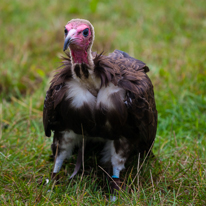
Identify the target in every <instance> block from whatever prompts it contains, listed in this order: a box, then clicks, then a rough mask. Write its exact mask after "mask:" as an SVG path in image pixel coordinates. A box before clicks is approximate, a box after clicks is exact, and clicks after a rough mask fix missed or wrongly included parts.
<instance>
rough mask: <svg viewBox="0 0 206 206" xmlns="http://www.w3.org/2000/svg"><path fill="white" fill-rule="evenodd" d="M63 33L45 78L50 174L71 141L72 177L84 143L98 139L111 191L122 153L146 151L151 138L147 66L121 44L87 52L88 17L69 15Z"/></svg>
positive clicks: (90, 31)
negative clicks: (56, 65)
mask: <svg viewBox="0 0 206 206" xmlns="http://www.w3.org/2000/svg"><path fill="white" fill-rule="evenodd" d="M64 35H65V40H64V46H63V51H65V54H66V57H62V58H63V61H62V65H61V67H60V69H59V70H58V71H57V73H56V74H55V75H54V77H53V79H52V80H51V82H50V83H51V84H50V87H49V89H48V91H47V93H46V98H45V101H44V109H43V124H44V130H45V135H46V136H47V137H50V136H51V134H52V133H53V143H52V145H51V149H52V152H53V155H54V156H55V161H54V168H53V172H52V179H56V180H57V179H58V178H59V177H58V172H59V171H60V169H61V167H62V164H63V161H64V160H65V159H67V158H70V157H71V155H72V152H73V149H74V147H75V146H77V147H79V152H78V155H77V163H76V166H75V170H74V173H73V174H72V176H71V178H72V177H73V176H74V175H75V174H76V173H77V172H78V170H79V168H80V167H81V161H82V152H83V150H82V148H83V147H82V145H83V143H84V145H86V144H87V142H90V141H92V142H94V144H96V143H97V142H102V143H104V144H105V146H104V148H103V151H102V152H101V154H102V163H103V164H105V165H110V166H111V168H112V170H111V171H113V172H112V173H111V174H110V175H111V176H110V178H111V180H112V181H113V182H114V183H115V184H111V185H113V186H111V187H112V188H111V191H115V189H117V190H118V187H117V186H120V172H121V171H122V170H123V169H124V168H125V162H126V161H127V159H128V158H129V157H130V156H131V154H133V155H134V154H135V153H136V154H140V155H141V157H143V156H144V155H146V154H147V155H148V154H151V148H152V145H153V142H154V140H155V136H156V129H157V110H156V105H155V99H154V91H153V85H152V83H151V80H150V79H149V77H148V76H147V74H146V73H147V72H148V71H149V68H148V67H147V66H146V64H145V63H143V62H142V61H140V60H137V59H135V58H133V57H131V56H129V55H128V54H127V53H125V52H123V51H120V50H115V51H114V52H113V53H110V54H109V55H108V56H106V55H104V54H103V53H100V54H97V53H95V52H92V44H93V41H94V28H93V26H92V24H91V23H90V22H89V21H87V20H84V19H72V20H70V21H69V22H68V23H67V24H66V26H65V28H64ZM67 49H69V52H67V51H66V50H67ZM89 150H93V148H92V147H89ZM85 152H86V151H85Z"/></svg>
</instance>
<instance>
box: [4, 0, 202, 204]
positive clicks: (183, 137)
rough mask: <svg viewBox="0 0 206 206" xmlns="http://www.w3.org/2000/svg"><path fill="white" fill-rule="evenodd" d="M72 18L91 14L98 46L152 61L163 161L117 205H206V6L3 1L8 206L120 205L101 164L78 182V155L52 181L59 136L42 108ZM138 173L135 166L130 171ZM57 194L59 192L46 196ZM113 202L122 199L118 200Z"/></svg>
mask: <svg viewBox="0 0 206 206" xmlns="http://www.w3.org/2000/svg"><path fill="white" fill-rule="evenodd" d="M72 18H85V19H88V20H90V21H91V22H92V23H93V25H94V27H95V31H96V35H95V43H94V48H93V50H94V51H98V52H101V51H102V50H104V51H105V52H106V53H109V52H111V51H113V50H114V49H120V50H123V51H125V52H128V53H129V54H131V55H132V56H134V57H136V58H138V59H140V60H142V61H144V62H146V63H147V64H148V66H149V67H150V70H151V71H150V73H149V76H150V78H151V80H152V82H153V84H154V89H155V97H156V104H157V110H158V115H159V121H158V131H157V137H156V141H155V144H154V149H153V151H154V153H155V155H156V157H157V159H158V162H155V161H154V160H150V161H147V162H146V163H144V165H143V167H142V169H141V170H140V175H139V183H138V181H137V179H135V181H134V183H133V184H131V183H132V181H133V179H134V177H135V175H136V173H137V169H136V168H137V164H136V163H133V164H129V166H128V169H127V170H126V171H125V174H126V175H124V176H123V177H125V179H124V181H125V183H126V185H127V186H128V188H127V191H125V192H122V193H120V194H119V196H120V197H119V199H118V201H117V202H116V203H115V204H117V205H206V198H205V194H206V151H205V150H206V56H205V48H206V38H205V33H206V20H205V19H206V2H205V0H199V1H191V0H173V1H163V0H156V1H143V0H140V1H132V0H127V1H126V0H122V1H121V3H117V2H116V1H106V0H103V1H98V0H91V1H81V3H80V1H79V3H76V1H66V0H62V1H61V2H60V1H57V0H52V1H23V0H22V1H20V0H13V1H12V0H9V1H5V0H3V1H1V6H0V26H1V34H0V45H1V49H0V57H1V61H0V72H1V76H0V101H1V103H0V170H1V173H0V204H1V205H112V203H110V202H108V200H107V197H108V185H107V183H106V181H105V180H104V178H102V177H103V176H104V174H103V172H102V171H101V168H99V167H98V160H96V159H93V158H89V159H88V160H86V162H85V165H88V164H89V163H90V162H92V165H94V168H93V169H91V168H86V169H85V175H84V176H83V177H82V178H81V174H79V175H78V176H77V177H75V178H74V179H73V180H72V181H69V180H68V176H67V175H66V174H67V173H70V174H71V172H72V169H73V168H74V163H75V156H74V157H73V158H72V160H71V161H69V162H68V163H67V164H66V165H65V167H64V169H63V170H62V173H61V179H62V184H60V185H56V186H54V185H53V183H50V184H49V185H48V186H46V187H44V186H38V184H37V180H38V179H39V178H40V177H41V176H43V177H44V178H46V177H49V175H50V173H51V171H52V167H53V163H52V162H51V161H50V160H49V155H50V154H51V151H50V144H51V142H52V139H51V138H50V139H48V138H46V137H45V136H44V131H43V126H42V108H43V101H44V97H45V92H46V90H47V88H48V82H49V79H50V77H51V75H52V72H53V71H54V70H55V69H56V68H57V67H58V66H59V61H60V60H59V56H60V54H62V48H63V28H64V25H65V24H66V22H67V21H68V20H70V19H72ZM131 170H132V171H131ZM48 190H50V191H51V192H47V191H48ZM115 204H114V205H115Z"/></svg>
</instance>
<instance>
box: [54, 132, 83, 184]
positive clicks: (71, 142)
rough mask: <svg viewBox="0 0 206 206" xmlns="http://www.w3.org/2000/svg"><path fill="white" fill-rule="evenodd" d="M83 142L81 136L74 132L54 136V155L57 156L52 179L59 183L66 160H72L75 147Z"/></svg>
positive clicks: (59, 133)
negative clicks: (60, 172)
mask: <svg viewBox="0 0 206 206" xmlns="http://www.w3.org/2000/svg"><path fill="white" fill-rule="evenodd" d="M80 141H81V135H77V134H75V133H74V132H73V131H64V132H58V133H55V134H54V144H53V145H52V147H53V155H54V156H55V163H54V169H53V172H52V179H55V180H57V181H58V179H59V177H58V172H59V171H60V169H61V167H62V164H63V162H64V160H65V159H66V158H70V156H71V155H72V151H73V148H74V146H75V145H77V144H78V143H79V142H80Z"/></svg>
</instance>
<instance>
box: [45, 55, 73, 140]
mask: <svg viewBox="0 0 206 206" xmlns="http://www.w3.org/2000/svg"><path fill="white" fill-rule="evenodd" d="M62 59H63V65H62V67H63V68H62V69H60V70H58V73H57V74H56V75H55V76H54V78H53V79H52V81H51V85H50V87H49V89H48V91H47V93H46V98H45V100H44V109H43V124H44V131H45V135H46V136H48V137H50V136H51V131H53V130H57V129H59V128H60V127H61V124H60V122H59V118H58V115H59V114H58V112H57V106H58V105H59V104H60V102H61V101H62V100H63V98H64V96H65V93H66V90H67V88H66V86H65V81H67V80H68V79H70V78H71V76H72V73H71V61H70V57H69V55H68V54H67V57H63V58H62Z"/></svg>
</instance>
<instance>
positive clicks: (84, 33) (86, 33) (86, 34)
mask: <svg viewBox="0 0 206 206" xmlns="http://www.w3.org/2000/svg"><path fill="white" fill-rule="evenodd" d="M88 34H89V29H85V30H84V31H83V36H84V37H87V36H88Z"/></svg>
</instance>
